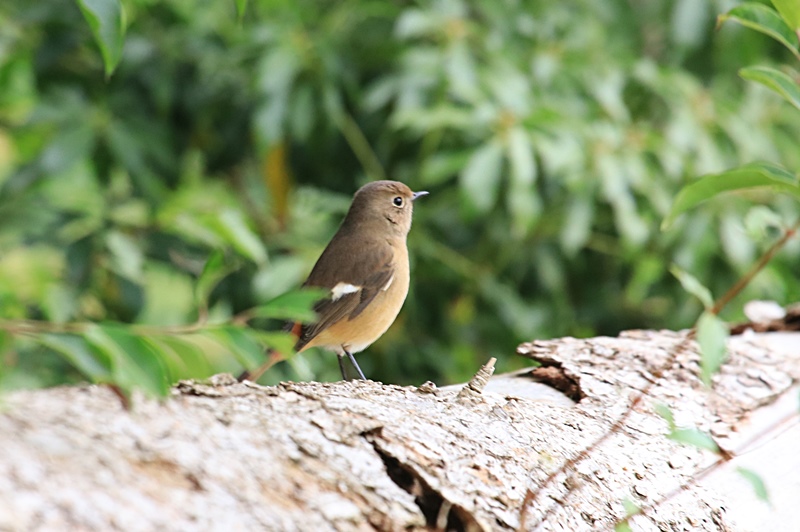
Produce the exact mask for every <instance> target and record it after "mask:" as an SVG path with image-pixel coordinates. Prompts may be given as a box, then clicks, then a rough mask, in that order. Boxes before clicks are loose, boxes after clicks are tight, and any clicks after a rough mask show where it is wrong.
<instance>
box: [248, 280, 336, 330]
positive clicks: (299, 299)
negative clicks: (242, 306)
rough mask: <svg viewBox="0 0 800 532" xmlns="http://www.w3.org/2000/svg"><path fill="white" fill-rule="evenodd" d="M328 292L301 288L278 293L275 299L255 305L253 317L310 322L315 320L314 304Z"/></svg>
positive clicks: (319, 289)
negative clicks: (281, 293)
mask: <svg viewBox="0 0 800 532" xmlns="http://www.w3.org/2000/svg"><path fill="white" fill-rule="evenodd" d="M328 295H329V292H328V291H327V290H324V289H321V288H303V289H300V290H294V291H292V292H287V293H286V294H283V295H280V296H278V297H276V298H275V299H273V300H271V301H269V302H267V303H265V304H264V305H260V306H258V307H255V308H254V309H253V310H252V314H253V316H254V317H258V318H276V319H284V320H287V321H301V322H303V323H312V322H314V321H316V320H317V314H316V312H314V308H313V307H314V304H315V303H316V302H317V301H319V300H320V299H323V298H324V297H326V296H328Z"/></svg>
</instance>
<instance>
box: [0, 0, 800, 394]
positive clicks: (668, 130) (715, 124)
mask: <svg viewBox="0 0 800 532" xmlns="http://www.w3.org/2000/svg"><path fill="white" fill-rule="evenodd" d="M736 4H737V2H730V1H721V0H720V1H712V0H650V1H648V2H629V1H623V0H607V1H605V2H594V1H580V0H573V1H542V0H538V1H533V0H531V1H522V0H474V1H471V2H466V1H458V0H443V1H433V2H402V1H393V2H387V1H384V0H381V1H370V0H343V1H339V2H325V1H322V2H320V1H308V0H292V1H282V0H250V1H249V2H248V3H247V5H246V9H245V10H244V13H243V15H242V16H241V17H239V16H238V14H237V8H236V3H235V2H233V1H219V0H214V1H210V0H162V1H154V0H124V1H123V2H122V5H123V8H124V12H125V18H126V23H127V33H126V36H125V40H124V48H123V51H122V55H121V60H120V63H119V66H118V67H117V69H116V71H115V72H114V73H113V75H111V76H110V77H108V78H107V76H106V74H105V71H104V65H103V58H102V55H101V53H100V50H99V49H98V46H97V44H96V42H95V41H94V39H93V37H92V33H91V30H90V26H89V24H87V21H86V20H85V19H84V17H83V15H82V13H81V11H80V9H79V7H78V5H77V4H76V3H74V2H72V1H68V0H37V1H36V2H31V1H29V0H6V1H5V2H3V3H2V6H0V318H2V321H0V357H2V370H0V371H2V376H1V378H2V380H0V382H2V386H5V387H19V386H41V385H51V384H56V383H61V382H75V381H78V380H81V379H82V378H83V376H82V375H89V376H94V377H93V378H94V379H95V380H101V381H102V380H114V379H116V378H119V377H123V378H130V379H133V380H135V379H136V378H138V377H136V376H135V375H134V376H131V375H133V374H135V373H136V372H139V371H144V372H147V371H149V370H148V368H154V367H155V368H162V369H163V368H164V367H167V368H169V371H168V372H166V373H165V374H164V375H163V376H162V377H160V378H162V380H164V379H166V380H168V381H171V380H174V379H175V378H178V377H186V376H195V377H202V376H207V375H210V374H212V373H214V372H217V371H232V372H237V371H238V370H239V369H241V363H242V362H243V361H245V360H252V359H253V358H258V357H260V356H262V355H261V349H262V348H263V344H264V343H266V344H270V342H271V341H273V340H274V339H271V337H269V336H264V335H261V334H260V333H259V331H262V330H276V329H278V328H279V321H278V320H255V321H254V322H251V324H252V325H253V328H252V330H251V328H245V329H241V328H235V327H228V328H227V329H225V330H224V331H222V329H219V328H216V329H215V328H214V326H215V324H217V325H219V324H230V323H231V319H232V317H233V316H235V315H236V314H237V313H240V312H243V311H246V310H247V309H250V308H252V307H255V306H258V305H261V304H264V303H266V302H268V301H270V300H271V299H272V298H274V297H276V296H278V295H280V294H282V293H284V292H287V291H289V290H291V289H293V288H296V287H297V286H298V285H299V284H300V283H302V281H303V280H304V279H305V276H306V275H307V274H308V272H309V271H310V268H311V266H312V265H313V263H314V261H315V260H316V258H317V257H318V255H319V253H320V252H321V251H322V249H323V247H324V246H325V244H326V243H327V242H328V239H329V238H330V237H331V236H332V234H333V232H334V231H335V229H336V227H337V224H338V223H339V221H340V220H341V218H342V216H343V215H344V213H345V211H346V209H347V206H348V204H349V200H350V197H351V195H352V193H353V192H354V191H355V190H356V189H357V188H358V187H359V186H360V185H362V184H364V183H365V182H367V181H369V180H373V179H382V178H390V179H396V180H400V181H404V182H405V183H407V184H408V185H409V186H411V187H412V188H413V189H415V190H421V189H425V190H429V191H430V192H431V195H430V196H429V197H426V198H425V199H424V200H423V201H420V202H418V205H417V208H416V212H415V220H414V227H413V229H412V231H411V235H410V238H409V246H410V249H411V257H412V288H411V293H410V294H409V297H408V300H407V302H406V305H405V307H404V309H403V311H402V313H401V314H400V316H399V318H398V320H397V322H396V323H395V325H394V326H393V327H392V328H391V329H390V330H389V332H388V333H387V334H386V335H385V336H384V337H383V338H381V339H380V340H379V341H378V342H377V343H375V344H374V345H373V346H372V347H371V348H369V349H368V350H367V351H366V352H365V353H364V354H363V355H361V356H360V357H359V361H360V364H361V367H362V368H363V370H364V372H365V373H366V374H367V376H369V377H370V378H373V379H375V380H382V381H384V382H391V383H397V384H419V383H421V382H424V381H425V380H433V381H435V382H437V383H438V384H447V383H452V382H459V381H463V380H465V379H467V378H469V376H470V375H472V374H473V373H474V372H475V371H476V369H477V368H478V366H479V365H481V364H483V363H484V362H485V361H486V360H487V359H488V358H489V357H491V356H495V357H497V358H498V359H499V363H498V365H499V369H500V370H501V371H502V370H508V369H512V368H514V367H518V366H521V365H525V364H526V362H525V361H524V360H516V359H515V356H514V350H515V347H516V345H517V344H518V343H520V342H522V341H527V340H531V339H534V338H539V339H541V338H552V337H560V336H567V335H571V336H578V337H585V336H594V335H615V334H617V333H618V332H619V331H621V330H624V329H631V328H670V329H676V328H683V327H688V326H691V325H692V324H693V322H694V320H695V319H696V317H697V315H698V314H699V312H700V310H701V307H700V305H699V303H697V302H696V301H694V300H693V299H692V298H691V296H689V295H688V294H686V293H685V292H684V291H683V290H682V289H681V287H680V285H679V283H678V282H677V281H676V280H675V279H674V278H673V277H672V275H671V274H670V273H669V266H670V264H672V263H677V264H679V265H680V266H681V267H682V268H684V269H685V270H687V271H690V272H692V273H693V274H694V275H695V276H696V277H698V278H699V279H700V280H701V281H702V282H703V283H705V284H706V285H707V286H709V287H710V288H711V289H712V291H713V292H714V293H715V294H717V295H720V294H721V293H722V292H724V291H725V290H726V289H727V288H728V287H729V286H730V285H731V284H733V282H734V281H735V280H736V278H737V277H738V276H739V275H740V274H741V273H742V272H744V271H745V270H746V269H747V268H748V267H749V266H750V265H751V264H752V262H753V261H754V260H755V259H756V258H758V256H759V255H760V253H761V252H763V250H764V249H765V248H766V247H767V246H768V245H769V243H770V242H771V240H770V236H773V235H769V234H768V235H754V234H752V233H753V232H752V231H748V227H747V223H746V221H747V213H748V209H750V208H751V207H752V206H753V204H754V202H755V203H759V202H767V201H768V202H769V204H770V207H771V208H772V209H773V210H774V211H775V212H777V213H778V214H781V213H782V214H785V215H791V214H792V213H794V212H795V211H796V203H793V202H792V201H791V200H789V199H786V200H782V199H780V198H778V199H775V198H774V197H771V196H764V197H761V196H757V195H756V196H753V195H749V196H747V197H744V196H741V195H728V196H726V197H725V198H724V199H721V200H716V201H713V202H711V203H709V204H707V205H706V207H705V208H703V209H700V210H696V211H693V212H692V213H690V214H688V215H686V216H684V217H682V218H681V219H680V220H679V221H678V222H677V223H676V224H675V226H674V227H673V228H672V229H670V230H669V231H667V232H661V231H660V230H659V225H660V223H661V220H662V219H663V217H664V215H665V214H666V212H667V211H668V209H669V207H670V204H671V201H672V199H673V197H674V195H675V193H676V191H677V190H678V189H679V188H680V187H681V186H682V185H683V184H685V183H686V182H688V181H690V180H691V179H693V178H694V177H696V176H699V175H701V174H703V173H708V172H719V171H722V170H724V169H726V168H730V167H733V166H737V165H739V164H742V163H745V162H749V161H753V160H767V161H773V162H776V163H780V164H783V165H784V166H786V167H788V168H800V150H799V149H798V139H799V138H800V115H798V113H792V112H787V108H786V106H785V105H783V104H782V103H781V101H780V100H779V98H778V97H777V96H775V95H774V94H772V93H769V92H768V91H767V90H766V89H764V88H761V87H759V86H755V85H754V84H750V83H747V82H744V81H742V80H741V79H740V78H738V77H737V75H736V72H737V69H738V68H740V67H742V66H746V65H748V64H751V63H755V62H758V63H761V64H777V63H781V62H784V61H786V60H787V58H788V57H789V55H790V54H789V53H788V52H787V51H785V50H784V49H782V48H780V47H779V45H777V44H776V43H775V42H774V41H771V40H769V39H768V38H766V37H764V36H762V35H760V34H757V33H756V32H753V31H749V30H746V29H744V28H741V27H738V26H735V25H724V26H723V27H722V28H721V29H720V30H715V19H716V16H717V14H719V13H722V12H725V11H726V10H728V9H730V8H731V7H733V6H734V5H736ZM212 254H213V256H214V257H215V260H216V261H217V263H216V266H214V271H213V272H211V273H210V274H208V275H207V276H206V277H204V275H205V274H204V273H203V272H204V271H208V270H209V269H210V266H208V264H207V260H208V258H209V256H212ZM798 255H800V243H798V241H797V239H794V240H793V241H792V242H791V243H790V244H789V246H788V247H787V248H786V249H785V250H784V251H783V252H782V253H781V254H780V255H779V256H778V257H777V259H775V260H774V261H773V262H772V263H771V264H770V265H769V266H768V267H767V269H766V270H765V271H763V272H762V273H761V274H759V275H758V276H757V277H756V279H755V281H754V282H753V283H752V284H751V285H750V286H749V287H748V288H747V289H746V291H745V292H744V293H743V294H742V295H741V297H739V298H738V299H737V300H736V301H734V303H733V304H732V305H730V306H729V307H728V309H727V310H726V313H723V317H725V318H727V319H731V320H736V319H740V318H741V313H740V308H741V304H742V302H744V301H746V300H749V299H756V298H758V299H774V300H777V301H778V302H779V303H788V302H792V301H797V300H798V299H800V283H798ZM217 281H219V282H218V283H217ZM199 285H202V286H199ZM199 318H201V319H202V320H203V321H202V324H201V325H198V326H197V327H194V326H193V325H192V324H195V323H196V322H197V321H198V319H199ZM24 320H41V321H44V322H47V323H48V324H54V325H48V326H44V327H43V326H42V325H41V324H31V323H30V322H27V321H24ZM89 323H99V324H104V325H101V326H100V328H94V327H91V326H89V325H88V324H89ZM59 324H60V325H59ZM125 324H134V325H133V326H132V327H129V326H128V325H125ZM205 324H208V326H209V327H210V328H209V329H206V328H205V327H206V325H205ZM193 327H194V328H193ZM220 331H222V333H221V332H220ZM237 331H238V332H237ZM241 332H244V333H245V334H244V335H241V334H239V333H241ZM55 333H58V334H55ZM125 357H128V358H125ZM248 357H249V358H248ZM123 358H124V359H125V360H123ZM76 366H77V367H78V368H80V369H81V370H82V372H81V371H78V370H77V369H76ZM109 368H110V369H109ZM93 372H94V373H93ZM338 378H339V372H338V367H337V364H336V359H335V356H334V355H332V354H330V353H325V352H308V353H304V354H303V355H300V356H297V357H294V358H293V359H292V360H291V361H290V362H289V363H281V364H279V365H277V366H276V367H274V368H273V369H272V370H271V371H270V372H269V373H268V374H267V375H266V376H265V377H264V378H263V379H262V382H277V381H280V380H288V379H295V380H296V379H319V380H336V379H338Z"/></svg>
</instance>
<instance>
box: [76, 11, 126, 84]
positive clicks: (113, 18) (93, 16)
mask: <svg viewBox="0 0 800 532" xmlns="http://www.w3.org/2000/svg"><path fill="white" fill-rule="evenodd" d="M77 2H78V7H80V9H81V13H83V18H85V19H86V22H87V23H88V24H89V28H91V30H92V35H94V40H95V41H96V42H97V46H99V47H100V53H101V54H102V56H103V65H104V66H105V72H106V78H108V77H110V76H111V74H112V73H113V72H114V69H115V68H117V64H118V63H119V60H120V58H121V57H122V45H123V44H124V40H125V12H124V11H123V9H122V4H121V3H120V1H119V0H77Z"/></svg>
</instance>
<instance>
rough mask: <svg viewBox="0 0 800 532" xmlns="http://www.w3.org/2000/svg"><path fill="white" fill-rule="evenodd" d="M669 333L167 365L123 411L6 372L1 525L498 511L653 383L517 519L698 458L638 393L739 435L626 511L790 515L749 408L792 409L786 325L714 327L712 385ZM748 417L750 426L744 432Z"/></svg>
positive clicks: (683, 418) (794, 524)
mask: <svg viewBox="0 0 800 532" xmlns="http://www.w3.org/2000/svg"><path fill="white" fill-rule="evenodd" d="M682 341H683V335H682V334H679V333H671V332H652V331H633V332H629V333H626V334H625V335H623V336H621V337H619V338H594V339H589V340H575V339H568V338H567V339H561V340H553V341H546V342H533V343H531V344H524V345H522V346H520V348H519V352H520V354H522V355H523V356H528V357H530V358H532V359H536V360H539V361H540V362H542V363H543V364H544V368H543V369H539V370H536V372H534V375H535V376H536V377H532V376H531V372H530V371H525V372H519V373H518V374H516V375H507V376H498V377H495V378H493V379H492V380H491V381H490V382H489V385H488V386H487V387H486V388H484V389H483V391H482V392H474V391H473V392H471V393H461V394H459V387H454V388H450V387H448V388H443V389H437V388H436V387H435V386H432V385H429V384H426V385H422V386H420V387H419V388H416V387H398V386H391V385H383V384H380V383H375V382H370V381H367V382H338V383H313V382H312V383H284V384H281V385H279V386H276V387H261V386H257V385H253V384H239V383H236V382H234V381H233V379H232V378H230V377H228V376H217V377H215V378H214V379H212V380H211V382H210V383H208V384H198V383H182V384H181V385H179V386H178V387H176V389H175V390H174V392H173V394H172V397H171V398H170V399H169V400H167V401H164V402H163V403H159V402H156V401H152V400H145V399H141V398H138V399H137V400H136V401H135V402H134V407H133V409H132V411H129V412H128V411H125V410H123V409H122V408H121V406H120V403H119V401H118V400H117V399H116V398H115V397H114V395H113V394H112V393H111V392H109V391H108V390H106V389H104V388H102V387H96V386H87V387H78V388H57V389H51V390H43V391H31V392H16V393H13V394H10V395H8V396H6V397H4V398H3V406H2V412H1V413H0V530H14V531H16V530H20V531H23V530H24V531H28V530H113V529H118V530H126V531H128V530H131V531H133V530H276V531H277V530H279V531H290V530H304V531H305V530H315V531H317V530H376V529H377V530H424V529H435V528H437V527H438V528H443V527H445V526H446V527H447V528H448V529H460V530H511V529H515V528H517V527H518V526H519V523H520V505H521V503H522V501H523V498H524V496H525V492H526V490H527V489H528V488H529V487H532V488H533V489H537V486H539V485H540V483H541V482H542V481H543V479H544V478H546V477H547V475H548V474H550V473H551V472H552V471H554V470H556V469H557V468H558V467H559V465H560V464H562V463H563V461H564V460H565V459H566V458H569V457H573V456H575V455H576V454H577V453H578V452H580V451H581V450H582V449H584V448H585V447H586V446H587V445H589V444H591V443H592V442H593V441H595V440H596V439H597V438H600V437H601V436H602V435H603V434H605V433H606V432H607V431H608V430H609V427H610V426H611V425H612V424H613V422H614V421H615V420H617V419H618V418H619V417H620V416H622V415H623V414H624V413H625V411H626V410H627V409H628V407H629V405H630V404H631V402H632V400H633V398H634V397H635V396H636V395H637V394H639V393H640V391H641V390H644V389H646V388H647V387H648V386H650V384H651V383H652V386H651V387H650V388H649V391H648V396H647V397H646V398H645V399H644V400H643V401H641V402H640V403H639V405H638V407H637V408H636V409H635V411H634V412H633V413H632V414H631V416H630V417H629V418H628V419H627V421H626V423H625V424H624V429H623V430H621V431H619V432H618V433H616V434H614V435H612V436H611V437H610V438H608V440H607V441H605V442H604V443H603V444H602V445H601V446H600V447H599V448H598V449H597V450H595V451H594V452H592V453H591V456H590V457H589V458H588V459H587V460H585V461H583V462H581V463H580V464H578V466H577V467H576V469H575V470H574V471H570V472H569V474H567V475H562V476H560V477H558V478H557V479H556V480H555V482H553V483H552V484H551V485H550V486H549V487H547V488H545V489H544V490H542V491H541V493H539V495H538V497H537V499H536V502H535V504H534V505H533V506H532V507H531V508H530V509H529V512H528V515H527V524H528V528H529V529H534V528H535V527H537V526H538V529H540V530H571V531H572V530H574V531H579V530H608V529H609V528H610V527H611V526H612V525H613V523H614V522H615V520H616V519H618V518H620V517H622V516H623V515H624V509H623V504H622V501H623V499H625V498H628V499H630V500H632V501H634V502H636V503H638V504H647V503H649V502H651V501H654V500H658V499H660V498H661V497H662V496H663V495H664V494H666V493H669V492H670V491H672V490H674V489H676V488H678V487H679V486H681V485H682V484H683V483H686V482H687V481H689V480H690V479H691V478H692V477H693V476H695V475H696V474H697V473H698V472H699V471H701V470H702V469H703V467H705V466H706V465H707V464H708V463H710V462H711V461H712V460H713V459H714V456H713V455H711V454H710V453H708V452H704V451H700V450H698V449H695V448H692V447H687V446H683V445H680V444H678V443H675V442H673V441H671V440H668V439H667V438H666V437H665V434H666V432H667V424H666V423H665V422H664V421H663V420H662V419H661V418H660V417H658V416H657V415H656V414H655V413H654V411H653V405H654V404H656V403H663V404H666V405H668V406H669V407H670V408H671V409H672V411H673V412H674V414H675V418H676V421H677V423H678V424H679V425H683V426H692V427H697V428H699V429H702V430H708V431H710V432H711V433H712V434H714V435H715V437H717V438H718V441H719V443H720V445H721V446H723V448H726V449H731V450H737V449H740V448H744V449H745V450H746V451H747V452H746V453H745V454H744V455H743V456H742V457H741V459H740V458H737V459H735V460H734V461H733V463H732V464H730V465H726V467H725V468H724V469H723V470H722V471H720V472H718V473H715V474H713V475H711V476H710V477H709V478H707V479H704V480H703V481H702V482H701V483H700V484H699V485H696V486H692V487H690V488H688V489H686V490H685V491H683V492H681V493H680V494H679V495H678V496H676V497H674V498H672V499H670V500H669V501H667V502H666V503H665V504H663V505H660V506H658V507H657V508H656V509H655V510H653V511H652V512H650V514H649V516H647V517H637V518H636V519H635V520H634V521H633V522H632V525H633V527H634V529H636V530H647V531H650V530H732V531H739V530H742V531H744V530H800V518H798V516H797V512H796V508H795V507H794V506H795V505H796V500H797V494H798V493H800V477H799V476H798V475H797V474H796V472H797V471H798V470H800V462H798V458H797V456H792V455H797V454H798V453H797V452H796V450H797V448H798V442H800V438H799V437H798V436H799V435H800V431H798V430H797V423H796V415H795V416H794V417H793V418H791V419H792V420H793V421H790V422H789V427H790V428H789V429H788V430H785V429H786V424H784V425H783V426H782V427H781V428H780V430H778V431H776V432H777V435H775V434H772V435H769V434H768V435H763V434H762V432H763V429H762V428H761V426H762V425H763V426H771V425H774V424H775V422H774V419H772V421H769V420H768V421H762V422H760V424H759V423H755V422H754V419H756V418H758V415H759V413H760V412H769V413H770V416H771V418H774V417H775V416H776V415H777V416H778V417H781V416H786V415H789V416H792V413H794V414H796V412H797V393H796V383H797V379H798V377H800V334H798V333H769V334H764V335H756V336H752V335H751V336H749V337H736V338H734V339H732V340H731V342H730V348H731V356H730V360H729V361H728V363H727V364H726V365H725V366H724V367H723V370H722V372H721V373H720V374H719V375H718V376H717V377H715V380H714V387H713V390H712V391H711V392H709V391H708V390H707V389H705V388H704V387H703V385H702V384H701V383H700V381H699V379H698V378H697V376H696V374H697V363H698V356H697V354H696V352H695V350H694V349H695V346H694V345H693V344H691V343H690V344H689V347H690V348H689V349H684V350H682V351H681V352H680V353H678V356H677V358H676V360H675V363H674V364H672V365H671V367H669V368H667V369H666V370H665V371H663V373H661V374H658V372H657V371H656V369H657V368H659V367H661V366H662V365H663V363H664V361H665V360H667V359H668V357H669V356H670V355H669V354H670V353H671V352H673V351H674V349H675V346H676V345H678V344H680V342H682ZM537 379H538V380H542V379H543V380H545V381H546V382H549V383H553V384H554V385H556V386H558V387H559V388H561V389H562V390H565V391H566V393H567V395H569V396H571V397H572V399H570V398H568V397H566V396H564V395H562V394H560V393H558V392H554V391H553V390H552V389H551V388H549V387H547V386H546V385H545V384H542V383H537V382H534V381H535V380H537ZM793 390H794V391H793ZM787 398H788V399H787ZM573 399H575V400H579V401H578V402H577V403H574V401H573ZM776 405H782V406H780V409H782V410H780V412H779V413H778V414H775V408H776ZM787 412H788V414H786V413H787ZM770 416H767V418H769V419H771V418H770ZM752 434H762V436H764V437H762V438H761V442H762V443H754V444H748V441H749V440H750V439H751V437H750V436H751V435H752ZM763 442H766V443H763ZM778 453H782V454H778ZM740 460H744V461H745V462H746V464H747V467H749V468H751V469H754V470H755V471H756V472H759V473H762V474H763V475H764V476H765V478H766V480H767V482H768V488H770V490H771V495H772V497H773V501H772V502H773V506H772V507H769V506H767V505H765V504H763V503H760V502H758V501H757V500H756V498H755V496H754V495H752V491H751V490H750V489H749V487H748V486H747V485H746V484H744V483H743V482H742V481H741V480H739V477H738V476H737V475H735V474H734V473H732V472H731V469H732V468H733V467H735V466H736V465H737V464H738V463H739V461H740ZM760 466H763V467H760ZM790 472H793V473H790ZM776 483H777V484H776ZM792 494H793V495H792ZM792 519H794V521H792ZM775 525H780V526H779V527H777V528H776V527H775ZM762 527H763V528H762Z"/></svg>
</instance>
